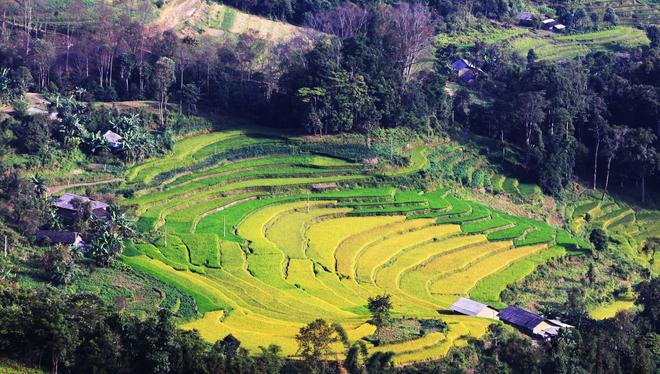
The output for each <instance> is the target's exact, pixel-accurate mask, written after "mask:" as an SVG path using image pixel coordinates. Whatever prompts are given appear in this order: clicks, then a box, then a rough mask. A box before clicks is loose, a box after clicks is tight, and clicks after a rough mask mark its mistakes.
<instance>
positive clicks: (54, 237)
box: [36, 230, 85, 248]
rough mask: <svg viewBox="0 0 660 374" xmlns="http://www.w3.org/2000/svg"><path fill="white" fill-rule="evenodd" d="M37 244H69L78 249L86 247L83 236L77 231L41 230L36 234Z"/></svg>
mask: <svg viewBox="0 0 660 374" xmlns="http://www.w3.org/2000/svg"><path fill="white" fill-rule="evenodd" d="M36 239H37V242H48V243H49V244H67V245H72V246H74V247H76V248H82V247H84V246H85V242H83V239H82V236H80V234H79V233H77V232H75V231H52V230H39V231H37V234H36Z"/></svg>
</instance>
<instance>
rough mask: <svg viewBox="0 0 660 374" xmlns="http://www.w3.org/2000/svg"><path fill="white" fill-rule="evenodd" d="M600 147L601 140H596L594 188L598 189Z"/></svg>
mask: <svg viewBox="0 0 660 374" xmlns="http://www.w3.org/2000/svg"><path fill="white" fill-rule="evenodd" d="M599 148H600V140H599V141H597V142H596V150H595V152H594V188H593V190H594V191H595V190H596V180H597V179H596V176H597V173H598V149H599Z"/></svg>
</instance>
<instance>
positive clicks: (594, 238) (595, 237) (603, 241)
mask: <svg viewBox="0 0 660 374" xmlns="http://www.w3.org/2000/svg"><path fill="white" fill-rule="evenodd" d="M608 240H609V238H608V236H607V233H605V230H603V229H601V228H595V229H593V231H591V234H590V235H589V241H590V242H591V243H592V244H593V245H594V247H595V248H596V249H597V250H599V251H606V250H607V242H608Z"/></svg>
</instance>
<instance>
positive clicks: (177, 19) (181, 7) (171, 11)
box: [150, 0, 204, 34]
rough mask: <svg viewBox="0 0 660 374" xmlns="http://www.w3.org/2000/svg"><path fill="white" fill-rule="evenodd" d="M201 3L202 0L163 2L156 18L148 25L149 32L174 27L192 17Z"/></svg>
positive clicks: (158, 31)
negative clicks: (163, 4)
mask: <svg viewBox="0 0 660 374" xmlns="http://www.w3.org/2000/svg"><path fill="white" fill-rule="evenodd" d="M203 5H204V2H203V1H202V0H174V1H172V2H171V3H168V4H165V6H164V7H163V9H162V11H161V13H160V15H159V16H158V19H157V20H156V21H154V22H153V23H152V24H151V25H150V26H151V27H150V29H151V30H150V31H151V34H159V33H162V32H163V31H167V30H174V29H176V28H177V26H178V25H181V24H183V23H184V22H185V21H187V20H189V19H191V18H193V17H194V16H195V14H196V13H197V12H198V11H199V10H200V9H201V8H202V6H203Z"/></svg>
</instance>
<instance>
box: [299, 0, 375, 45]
mask: <svg viewBox="0 0 660 374" xmlns="http://www.w3.org/2000/svg"><path fill="white" fill-rule="evenodd" d="M369 17H370V14H369V10H367V9H365V8H362V7H360V6H358V5H355V4H353V3H351V2H345V3H344V4H342V5H339V6H337V7H335V8H333V9H328V10H326V11H323V12H320V13H317V14H316V15H314V16H313V17H311V19H310V20H309V22H308V24H307V25H308V26H309V27H311V28H313V29H315V30H318V31H321V32H324V33H326V34H330V35H335V36H337V37H338V38H339V39H341V40H344V39H348V38H351V37H354V36H355V35H357V34H358V33H360V32H362V31H364V29H365V27H366V26H367V23H368V21H369Z"/></svg>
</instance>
